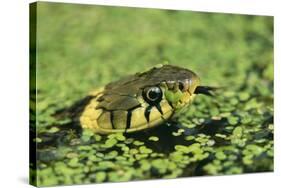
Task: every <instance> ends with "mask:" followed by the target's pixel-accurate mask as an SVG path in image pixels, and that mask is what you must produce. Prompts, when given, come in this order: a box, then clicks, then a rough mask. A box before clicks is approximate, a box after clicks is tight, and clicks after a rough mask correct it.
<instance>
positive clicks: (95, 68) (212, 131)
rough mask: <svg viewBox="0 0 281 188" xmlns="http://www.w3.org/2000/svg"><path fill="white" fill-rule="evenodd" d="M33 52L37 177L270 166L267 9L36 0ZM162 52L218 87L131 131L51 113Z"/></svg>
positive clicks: (130, 176)
mask: <svg viewBox="0 0 281 188" xmlns="http://www.w3.org/2000/svg"><path fill="white" fill-rule="evenodd" d="M36 53H37V94H38V95H37V105H36V109H37V121H36V129H37V132H38V136H37V138H36V139H34V142H36V143H37V146H38V150H37V163H36V165H35V164H31V168H32V169H33V170H32V171H31V178H32V180H33V181H35V175H37V180H36V181H37V184H38V185H41V186H43V185H44V186H49V185H57V184H81V183H95V182H108V181H110V182H115V181H129V180H143V179H155V178H176V177H186V176H202V175H222V174H241V173H251V172H267V171H272V170H273V17H266V16H247V15H234V14H222V13H200V12H191V11H172V10H156V9H140V8H124V7H123V8H122V7H105V6H90V5H78V4H76V5H74V4H73V5H71V4H57V3H43V2H40V3H38V4H37V49H36ZM163 62H169V63H170V64H173V65H178V66H182V67H185V68H188V69H191V70H193V71H194V72H196V73H197V74H198V75H199V76H200V78H201V81H202V84H203V85H211V86H223V87H225V88H224V89H223V90H220V91H218V92H217V94H216V95H215V97H206V96H198V97H197V98H196V100H195V101H194V103H193V104H192V105H191V106H190V107H189V108H188V110H187V112H186V113H183V114H181V115H180V116H179V117H178V118H177V119H176V121H174V122H172V123H170V126H169V125H168V124H164V125H161V126H159V127H158V128H156V129H153V130H150V131H145V132H142V133H136V134H131V135H122V134H113V135H110V136H103V137H102V136H100V135H95V134H93V133H91V132H90V131H83V130H79V129H77V127H76V126H74V125H73V122H72V120H71V119H70V118H68V117H64V118H60V119H58V118H56V117H54V114H55V113H57V111H58V110H61V109H65V108H68V107H70V106H71V105H73V103H74V102H75V101H77V100H80V99H82V98H84V97H85V96H86V95H87V93H88V92H89V91H92V90H93V89H95V88H98V87H100V86H103V85H105V84H107V83H109V82H111V81H114V80H117V79H119V78H120V77H122V76H125V75H128V74H133V73H136V72H140V71H143V70H147V69H149V68H151V67H152V66H154V65H156V64H159V63H163ZM33 118H34V119H35V116H34V117H33ZM35 166H37V171H35V170H34V168H35Z"/></svg>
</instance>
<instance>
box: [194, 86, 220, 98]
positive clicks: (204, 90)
mask: <svg viewBox="0 0 281 188" xmlns="http://www.w3.org/2000/svg"><path fill="white" fill-rule="evenodd" d="M216 89H218V88H216V87H212V86H197V87H196V89H195V91H194V93H195V94H203V95H208V96H211V97H213V96H214V94H213V93H212V91H214V90H216Z"/></svg>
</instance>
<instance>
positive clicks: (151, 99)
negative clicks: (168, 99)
mask: <svg viewBox="0 0 281 188" xmlns="http://www.w3.org/2000/svg"><path fill="white" fill-rule="evenodd" d="M162 95H163V94H162V90H161V89H160V88H159V87H150V88H147V89H144V91H143V97H144V99H145V101H146V102H148V103H149V104H156V103H159V102H160V101H161V99H162Z"/></svg>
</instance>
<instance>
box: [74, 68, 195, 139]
mask: <svg viewBox="0 0 281 188" xmlns="http://www.w3.org/2000/svg"><path fill="white" fill-rule="evenodd" d="M197 86H199V78H198V76H197V75H196V74H195V73H193V72H192V71H190V70H188V69H184V68H180V67H177V66H172V65H163V66H161V67H154V68H152V69H150V70H149V71H146V72H143V73H137V74H135V75H131V76H128V77H125V78H123V79H121V80H119V81H116V82H112V83H109V84H108V85H106V86H105V87H104V88H102V89H100V90H97V91H95V92H92V93H91V94H90V96H92V97H93V98H92V99H91V100H90V101H89V103H88V104H87V105H86V106H85V108H84V110H83V112H82V113H81V116H80V117H79V121H80V124H81V126H82V127H83V128H88V129H91V130H92V131H93V132H96V133H100V134H109V133H116V132H135V131H139V130H143V129H148V128H152V127H155V126H157V125H159V124H161V123H163V122H164V121H166V120H167V119H169V118H170V117H171V116H172V115H173V113H174V112H175V111H176V110H178V109H181V108H183V107H185V106H187V105H188V104H189V103H190V102H191V101H192V99H193V98H194V96H195V93H194V92H195V89H196V87H197Z"/></svg>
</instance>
